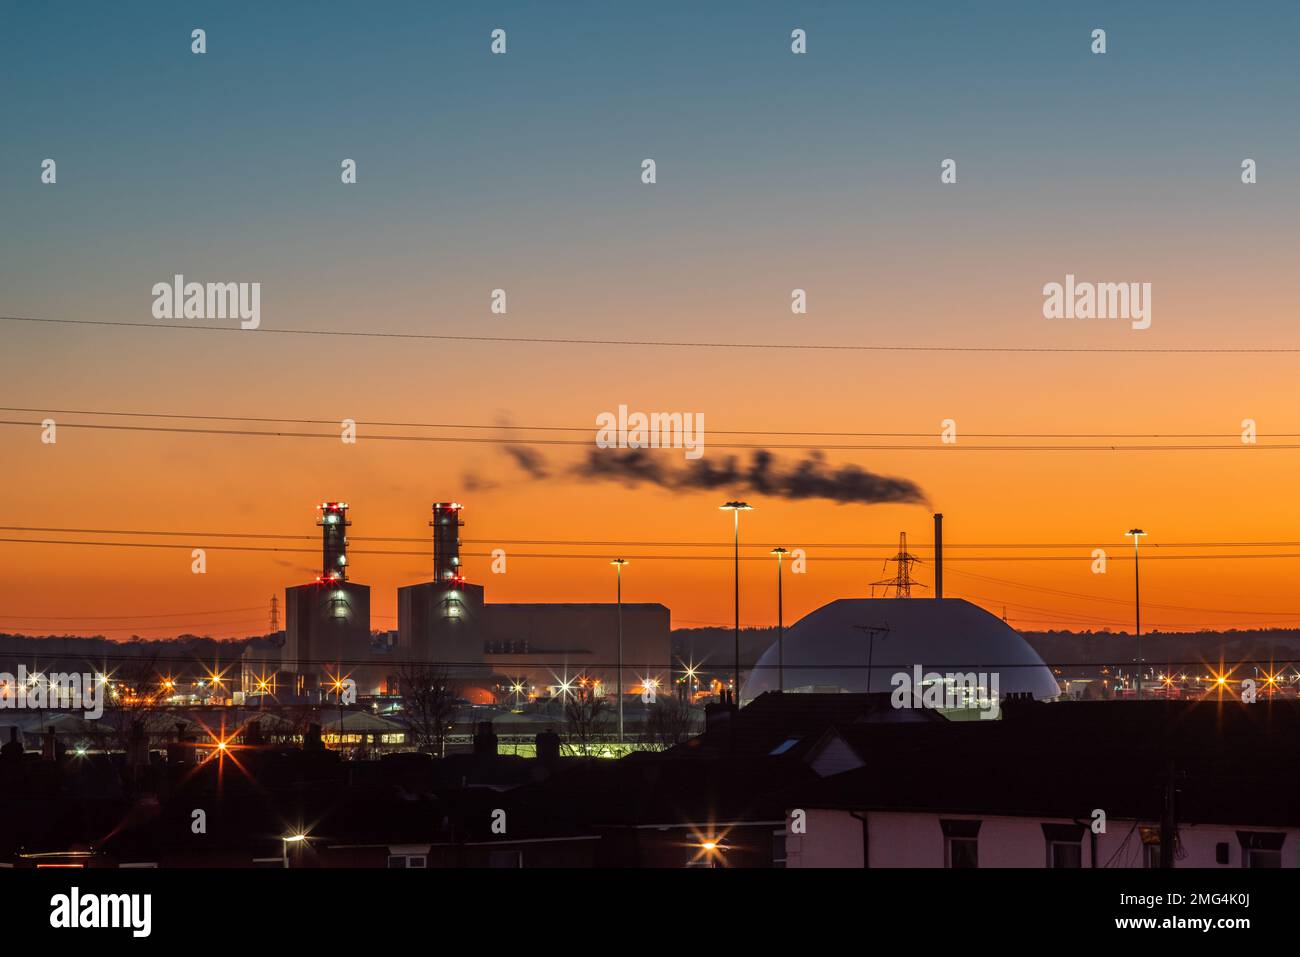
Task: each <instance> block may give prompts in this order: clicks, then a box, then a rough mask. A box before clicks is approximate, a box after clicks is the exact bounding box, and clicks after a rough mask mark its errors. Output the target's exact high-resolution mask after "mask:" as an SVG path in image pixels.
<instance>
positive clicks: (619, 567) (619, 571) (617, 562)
mask: <svg viewBox="0 0 1300 957" xmlns="http://www.w3.org/2000/svg"><path fill="white" fill-rule="evenodd" d="M610 564H611V565H613V566H614V568H615V574H616V575H617V577H618V685H617V689H618V692H617V693H618V743H619V744H622V743H623V566H624V565H626V564H627V559H626V558H616V559H614V560H613V561H612V562H610Z"/></svg>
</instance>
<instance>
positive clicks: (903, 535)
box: [871, 532, 925, 598]
mask: <svg viewBox="0 0 1300 957" xmlns="http://www.w3.org/2000/svg"><path fill="white" fill-rule="evenodd" d="M919 561H920V559H919V558H917V557H916V556H915V555H913V554H912V553H911V552H909V551H908V550H907V532H899V533H898V554H897V555H895V556H894V557H893V558H887V559H885V567H886V568H888V567H889V563H890V562H893V563H894V564H895V565H897V570H896V571H895V572H894V577H893V578H882V579H881V580H880V581H875V582H872V583H871V597H872V598H874V597H876V586H877V585H879V586H881V587H882V588H884V589H885V593H886V595H888V593H889V591H888V590H889V589H890V588H892V589H894V597H895V598H911V597H912V586H913V585H916V586H917V587H918V588H923V587H925V586H923V585H922V584H921V583H920V582H914V581H913V580H912V566H913V565H915V564H916V563H917V562H919Z"/></svg>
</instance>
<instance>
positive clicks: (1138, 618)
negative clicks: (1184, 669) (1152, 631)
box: [1125, 528, 1146, 701]
mask: <svg viewBox="0 0 1300 957" xmlns="http://www.w3.org/2000/svg"><path fill="white" fill-rule="evenodd" d="M1125 534H1126V535H1132V536H1133V616H1134V629H1133V630H1134V631H1136V632H1137V699H1138V701H1141V700H1142V591H1141V588H1140V587H1139V585H1138V541H1139V540H1140V539H1141V538H1142V536H1143V535H1145V534H1146V532H1144V531H1142V529H1140V528H1130V529H1129V530H1128V531H1127V532H1126V533H1125Z"/></svg>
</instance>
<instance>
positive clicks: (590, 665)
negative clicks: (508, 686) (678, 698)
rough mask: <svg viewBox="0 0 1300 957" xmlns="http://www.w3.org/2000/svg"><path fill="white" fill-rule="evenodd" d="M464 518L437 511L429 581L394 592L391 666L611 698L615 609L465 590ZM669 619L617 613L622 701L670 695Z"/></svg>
mask: <svg viewBox="0 0 1300 957" xmlns="http://www.w3.org/2000/svg"><path fill="white" fill-rule="evenodd" d="M461 510H462V506H461V505H459V504H458V503H455V502H450V503H447V502H438V503H435V504H434V506H433V519H432V521H430V523H429V524H430V526H431V527H432V528H433V550H434V560H433V565H434V575H433V581H429V582H423V583H421V584H418V585H407V586H405V587H403V588H399V589H398V592H397V596H398V598H397V621H398V649H397V657H398V658H399V659H405V660H418V661H428V662H438V663H439V664H440V665H442V666H444V667H445V668H446V670H447V672H448V673H449V674H450V675H452V676H459V677H462V678H479V679H487V678H488V677H489V676H491V675H498V676H501V677H504V678H508V679H510V681H511V682H512V683H514V682H522V683H524V684H526V685H528V686H529V687H530V689H531V688H532V687H536V688H537V690H538V692H539V693H542V694H544V693H545V689H547V688H554V687H556V686H558V685H559V684H561V683H563V682H564V681H566V680H568V679H572V678H577V677H578V676H586V677H588V678H590V679H593V680H598V681H600V682H601V683H602V684H603V685H604V686H605V687H607V688H611V689H612V688H613V687H614V685H615V683H616V676H617V673H618V667H617V664H618V657H619V654H618V650H619V649H618V645H619V606H618V605H617V604H616V603H614V602H608V603H598V604H551V603H539V604H509V603H500V604H497V603H487V602H485V600H484V597H485V596H484V589H483V586H482V585H473V584H470V583H468V582H466V581H465V578H464V575H463V573H462V569H461V560H460V529H461V527H462V526H463V524H464V523H463V521H462V520H461ZM670 617H671V616H670V614H669V611H668V609H667V608H666V607H664V606H663V605H658V604H629V603H624V604H623V606H622V631H623V664H624V668H623V688H624V692H625V693H627V694H633V693H635V694H640V693H642V684H643V681H644V680H645V679H656V678H657V679H658V680H659V682H660V687H663V688H668V687H669V686H670V685H669V681H670V675H671V669H672V652H671V640H670V631H671V620H670ZM566 676H567V677H566Z"/></svg>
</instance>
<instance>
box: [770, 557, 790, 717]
mask: <svg viewBox="0 0 1300 957" xmlns="http://www.w3.org/2000/svg"><path fill="white" fill-rule="evenodd" d="M772 554H773V555H775V556H776V688H777V690H778V691H780V692H782V693H784V692H785V647H784V643H785V609H784V608H783V601H782V595H781V591H782V588H781V579H782V576H781V563H782V561H783V559H784V558H785V556H786V555H788V554H789V552H787V551H786V550H785V549H784V548H781V547H780V546H779V545H778V546H777V547H776V548H774V549H772Z"/></svg>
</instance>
